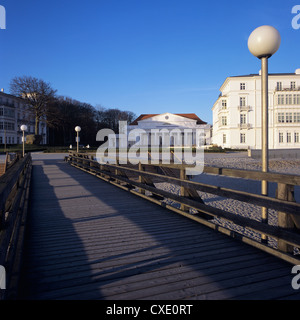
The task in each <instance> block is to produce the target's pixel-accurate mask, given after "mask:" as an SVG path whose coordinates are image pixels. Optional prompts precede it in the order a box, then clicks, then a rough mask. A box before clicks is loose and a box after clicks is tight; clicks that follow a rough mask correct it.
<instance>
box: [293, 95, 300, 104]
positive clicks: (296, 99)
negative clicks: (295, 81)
mask: <svg viewBox="0 0 300 320" xmlns="http://www.w3.org/2000/svg"><path fill="white" fill-rule="evenodd" d="M293 104H300V94H294V95H293Z"/></svg>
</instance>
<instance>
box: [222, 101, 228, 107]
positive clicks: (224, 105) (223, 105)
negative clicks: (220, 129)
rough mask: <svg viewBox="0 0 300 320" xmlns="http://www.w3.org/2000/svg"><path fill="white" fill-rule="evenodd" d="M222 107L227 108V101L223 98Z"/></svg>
mask: <svg viewBox="0 0 300 320" xmlns="http://www.w3.org/2000/svg"><path fill="white" fill-rule="evenodd" d="M222 109H227V101H226V100H222Z"/></svg>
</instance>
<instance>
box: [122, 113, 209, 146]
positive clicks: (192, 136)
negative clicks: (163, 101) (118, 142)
mask: <svg viewBox="0 0 300 320" xmlns="http://www.w3.org/2000/svg"><path fill="white" fill-rule="evenodd" d="M134 129H142V131H143V135H142V136H141V137H138V139H139V141H140V145H143V146H148V145H150V144H151V142H152V143H153V144H154V145H157V146H168V145H170V146H174V147H176V146H187V145H188V146H199V145H200V142H201V145H203V144H204V145H208V144H210V143H211V125H209V124H207V123H206V122H204V121H202V120H201V119H200V118H199V117H198V116H197V115H196V114H194V113H187V114H173V113H163V114H142V115H140V116H139V117H138V118H137V119H136V120H134V121H133V122H132V123H131V124H130V125H129V126H128V134H129V133H130V132H131V131H132V130H134ZM164 129H165V130H164ZM197 129H199V130H197ZM185 132H186V135H185ZM197 134H201V138H200V139H198V138H199V136H198V137H197ZM164 135H165V136H164ZM151 139H152V140H151ZM136 142H138V141H136ZM136 142H135V141H133V142H130V141H129V143H128V145H129V146H130V145H132V144H134V143H136ZM197 143H198V145H197Z"/></svg>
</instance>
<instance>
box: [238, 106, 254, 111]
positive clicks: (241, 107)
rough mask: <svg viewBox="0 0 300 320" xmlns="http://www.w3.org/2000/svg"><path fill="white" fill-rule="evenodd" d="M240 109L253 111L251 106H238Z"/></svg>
mask: <svg viewBox="0 0 300 320" xmlns="http://www.w3.org/2000/svg"><path fill="white" fill-rule="evenodd" d="M238 110H239V111H251V110H252V108H251V107H250V106H238Z"/></svg>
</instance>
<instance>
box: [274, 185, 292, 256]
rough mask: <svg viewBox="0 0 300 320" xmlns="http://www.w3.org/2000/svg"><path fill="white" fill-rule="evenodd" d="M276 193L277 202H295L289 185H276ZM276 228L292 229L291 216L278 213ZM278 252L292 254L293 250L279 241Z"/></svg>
mask: <svg viewBox="0 0 300 320" xmlns="http://www.w3.org/2000/svg"><path fill="white" fill-rule="evenodd" d="M276 193H277V194H276V198H277V199H279V200H285V201H295V200H294V196H293V186H291V185H289V184H284V183H278V187H277V190H276ZM278 227H281V228H285V229H293V228H294V222H293V219H292V217H291V215H290V214H287V213H285V212H280V211H278ZM278 250H280V251H283V252H289V253H292V252H293V250H294V248H293V246H291V245H289V244H287V243H286V242H285V241H283V240H280V239H279V240H278Z"/></svg>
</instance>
